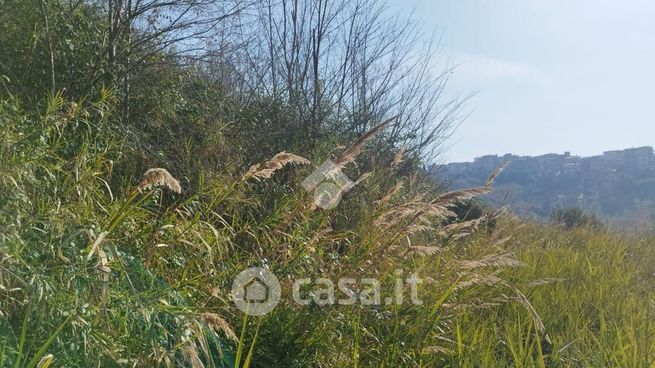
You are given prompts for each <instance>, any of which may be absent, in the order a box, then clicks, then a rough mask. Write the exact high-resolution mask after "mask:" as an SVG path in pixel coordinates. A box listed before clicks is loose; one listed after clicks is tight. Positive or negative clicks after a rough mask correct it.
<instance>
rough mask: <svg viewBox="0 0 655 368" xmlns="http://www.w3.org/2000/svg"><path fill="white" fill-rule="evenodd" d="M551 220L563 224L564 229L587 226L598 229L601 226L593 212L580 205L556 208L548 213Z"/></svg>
mask: <svg viewBox="0 0 655 368" xmlns="http://www.w3.org/2000/svg"><path fill="white" fill-rule="evenodd" d="M550 219H551V221H552V222H554V223H555V224H558V225H562V226H564V228H566V229H569V230H570V229H574V228H581V227H582V228H583V227H589V228H594V229H599V228H601V227H603V223H602V222H601V221H600V219H599V218H598V216H597V215H596V213H595V212H588V211H585V210H584V209H582V208H580V207H570V208H558V209H556V210H554V211H553V213H552V214H551V215H550Z"/></svg>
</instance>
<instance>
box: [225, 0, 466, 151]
mask: <svg viewBox="0 0 655 368" xmlns="http://www.w3.org/2000/svg"><path fill="white" fill-rule="evenodd" d="M256 10H257V11H256V12H254V13H248V14H242V16H241V17H239V22H240V26H241V28H240V31H239V32H238V37H240V39H239V40H238V41H234V42H237V43H239V44H241V45H243V46H244V47H243V48H242V49H240V51H239V53H238V54H239V57H238V59H239V65H238V66H237V67H236V69H237V70H238V73H239V74H240V75H241V76H242V78H243V81H244V83H246V84H247V85H248V88H247V90H248V91H256V92H257V93H259V94H263V95H268V96H271V97H275V98H282V99H286V101H287V102H288V104H289V105H290V106H293V108H294V109H295V111H296V113H297V115H298V116H299V118H300V119H301V120H302V121H303V128H304V131H305V135H306V138H307V142H309V143H310V144H311V142H314V141H316V140H317V139H320V132H321V131H326V130H328V131H329V130H337V131H339V132H341V133H344V132H352V133H353V134H354V135H356V134H361V133H362V132H364V131H366V130H367V129H369V128H370V127H371V126H372V124H375V122H377V121H379V120H380V119H382V118H383V117H385V116H387V117H388V116H393V115H398V116H399V117H400V118H399V119H398V121H397V122H396V123H395V125H394V126H392V127H391V128H390V129H389V133H388V134H387V136H386V139H388V140H390V142H392V143H394V144H397V145H406V146H408V151H409V152H415V153H417V154H420V155H421V156H423V157H424V158H428V157H430V156H433V155H434V154H435V153H436V152H437V151H436V149H437V148H438V147H440V145H439V144H440V143H441V142H442V141H443V139H445V138H446V137H448V136H449V134H450V133H451V132H452V128H453V127H454V126H455V125H456V124H457V121H458V119H459V118H460V116H461V115H460V111H461V104H462V102H463V100H465V98H464V99H462V100H445V98H444V94H443V92H444V90H445V87H446V84H447V82H448V79H449V77H450V75H451V71H452V69H451V68H447V69H446V70H441V71H439V72H435V71H434V70H433V68H435V65H436V64H435V62H434V58H435V51H436V49H437V46H438V43H437V42H435V40H434V39H428V40H427V41H426V40H425V39H424V37H423V36H424V35H423V34H422V33H421V32H420V31H419V29H418V27H416V25H414V24H413V23H412V22H410V21H409V20H403V19H401V18H400V17H398V16H393V15H389V12H388V9H387V8H386V7H385V6H384V4H383V3H382V2H380V1H378V0H354V1H347V0H262V2H261V3H260V4H259V6H258V7H257V8H256Z"/></svg>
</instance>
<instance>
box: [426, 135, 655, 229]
mask: <svg viewBox="0 0 655 368" xmlns="http://www.w3.org/2000/svg"><path fill="white" fill-rule="evenodd" d="M506 161H509V166H508V167H507V169H506V170H505V171H504V172H503V173H502V174H501V175H500V176H499V177H498V179H497V180H496V190H495V191H494V192H493V193H491V194H490V195H488V196H487V200H488V201H489V202H490V203H491V204H493V205H495V206H503V205H510V206H511V208H512V210H513V211H514V212H515V213H516V214H518V215H521V216H529V217H535V218H538V219H545V218H548V216H549V215H550V213H551V211H552V210H553V209H554V208H558V207H571V206H580V207H583V208H587V209H592V210H595V211H596V212H597V213H598V214H599V215H601V216H603V217H605V218H607V219H609V220H611V221H612V222H615V223H619V224H622V225H628V224H634V223H635V222H640V223H643V222H650V223H652V221H653V219H655V155H654V154H653V148H652V147H639V148H630V149H625V150H618V151H606V152H604V153H603V154H602V155H599V156H592V157H579V156H572V155H571V154H570V152H566V153H564V154H547V155H542V156H534V157H533V156H517V155H513V154H506V155H504V156H498V155H487V156H482V157H478V158H476V159H475V160H474V161H473V162H461V163H450V164H447V165H435V166H433V167H432V168H431V171H432V173H433V175H435V176H436V177H437V178H439V179H440V180H441V181H445V182H446V183H447V184H449V185H450V186H451V187H453V188H464V187H470V186H476V185H479V184H481V183H483V182H484V180H485V178H486V177H487V175H488V174H489V173H490V172H491V171H492V170H493V169H494V168H495V167H497V166H498V165H500V164H501V163H503V162H506Z"/></svg>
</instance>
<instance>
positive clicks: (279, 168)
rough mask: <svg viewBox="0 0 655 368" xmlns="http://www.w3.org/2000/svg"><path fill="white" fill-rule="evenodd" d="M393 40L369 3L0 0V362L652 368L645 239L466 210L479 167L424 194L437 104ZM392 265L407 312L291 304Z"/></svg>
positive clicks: (651, 300) (384, 273)
mask: <svg viewBox="0 0 655 368" xmlns="http://www.w3.org/2000/svg"><path fill="white" fill-rule="evenodd" d="M249 32H250V33H249ZM418 36H419V35H417V34H416V33H415V32H414V31H413V30H412V28H411V23H404V22H400V21H398V20H395V19H393V18H390V17H388V16H387V13H386V12H385V11H384V8H383V7H382V6H381V5H380V4H379V3H377V2H375V1H370V0H361V1H356V2H345V1H344V2H342V3H340V2H336V1H335V2H332V1H323V0H321V1H311V2H310V1H292V2H282V3H273V2H262V3H255V2H253V3H250V2H241V1H234V2H228V1H226V2H216V1H195V0H194V1H187V0H180V1H177V0H174V1H169V2H165V3H164V2H143V1H134V2H132V1H121V0H110V1H108V2H95V1H80V2H74V3H71V2H60V1H56V0H51V1H45V0H41V1H28V2H24V1H7V0H4V1H3V0H0V49H2V50H6V52H3V54H2V56H1V57H0V77H1V78H2V84H1V88H2V89H1V90H0V93H1V98H2V99H1V101H0V135H1V136H0V142H1V143H0V294H1V295H2V298H0V367H37V366H38V367H47V366H62V367H76V366H79V367H88V366H102V367H106V366H107V367H113V366H125V367H144V366H145V367H149V366H164V367H166V366H186V367H194V368H195V367H235V366H236V367H247V366H252V367H307V366H309V367H314V366H318V367H343V366H355V367H358V366H359V367H368V366H387V367H398V366H407V367H428V366H444V367H445V366H507V367H509V366H526V367H528V366H562V367H578V366H583V367H587V366H589V367H597V366H621V367H649V366H652V365H653V364H654V362H655V324H654V323H653V322H652V321H653V320H655V318H654V317H655V287H654V286H653V285H654V283H653V281H654V280H653V278H654V276H653V275H654V270H653V266H652V265H653V264H655V238H653V237H652V236H650V235H647V234H643V235H639V236H636V235H635V236H621V235H615V234H611V233H609V232H605V231H603V232H598V231H596V230H595V229H593V228H590V227H583V228H578V229H572V230H571V231H562V230H561V229H560V228H556V227H552V228H550V227H544V226H541V225H536V224H531V223H522V222H521V221H519V220H517V219H513V218H511V217H510V216H508V215H506V214H504V213H503V212H494V211H492V210H489V209H486V208H484V207H481V206H479V205H477V204H475V203H473V204H471V202H467V201H469V200H471V199H472V198H474V197H476V196H477V195H479V194H482V193H485V192H488V191H489V189H490V187H491V185H492V183H493V179H494V177H495V176H496V175H498V173H499V171H496V172H494V173H492V175H491V177H490V179H489V180H488V182H487V183H486V184H485V185H484V186H483V187H480V188H472V189H468V190H463V191H455V192H444V191H443V190H442V189H441V188H440V186H439V185H438V184H437V183H435V182H434V181H433V179H432V178H431V177H429V176H428V175H427V174H426V173H425V172H424V171H423V170H422V169H421V167H422V163H423V162H425V160H426V159H427V158H429V157H431V156H433V155H434V154H435V153H436V152H438V149H439V148H440V145H439V143H440V142H441V140H442V139H443V138H445V137H446V136H447V135H448V133H449V132H450V130H451V128H452V126H453V124H454V123H455V122H456V119H457V116H458V111H459V106H460V102H461V101H459V102H458V101H451V102H444V101H441V99H440V96H441V94H440V92H441V91H442V90H443V88H444V87H445V84H444V83H445V81H446V80H447V73H444V74H443V75H438V76H437V77H433V75H432V74H430V73H428V72H427V70H426V66H427V65H429V62H428V61H429V59H428V58H422V57H418V55H415V54H413V53H412V51H413V50H414V48H415V46H417V45H419V42H420V38H419V37H418ZM344 40H345V41H344ZM434 122H436V123H434ZM282 151H287V152H282ZM291 152H293V153H291ZM326 159H331V160H332V161H333V162H334V163H335V164H336V165H337V167H340V168H342V169H343V171H344V173H345V174H346V175H347V176H348V177H349V178H351V179H352V181H353V185H354V186H353V187H352V188H348V189H349V190H344V191H343V193H340V194H342V195H343V199H342V200H341V202H340V203H339V204H338V206H337V207H335V208H334V209H328V210H325V209H321V208H316V204H315V203H314V198H313V193H307V192H305V190H304V189H303V188H302V185H301V182H302V181H303V180H304V179H305V178H306V177H307V176H308V175H309V174H310V173H312V172H313V171H314V169H315V168H316V167H317V166H319V165H320V164H321V163H322V162H323V161H324V160H326ZM310 161H311V162H310ZM147 169H153V170H149V171H146V170H147ZM144 173H146V174H145V175H143V174H144ZM252 266H259V267H264V268H268V269H269V270H271V271H272V272H273V273H274V274H275V275H276V276H277V277H278V278H279V279H280V282H281V284H282V289H283V296H284V298H283V300H282V302H281V303H280V305H278V306H277V307H276V308H275V309H274V310H273V311H272V312H271V313H269V314H267V315H265V316H262V317H247V316H245V315H244V314H243V313H242V312H241V311H239V310H238V309H237V308H236V307H235V306H234V304H233V303H232V301H231V295H230V291H231V287H232V280H233V279H234V277H235V276H236V275H237V274H238V273H239V272H240V271H242V270H244V269H246V268H248V267H252ZM399 270H402V272H403V274H404V275H405V276H407V275H409V274H410V273H417V274H418V275H419V276H420V277H421V278H423V279H424V280H425V283H423V284H421V285H420V287H419V290H418V294H419V296H420V298H421V300H422V304H420V305H419V304H412V303H409V302H405V303H402V304H396V303H391V304H386V303H383V304H381V305H374V306H371V305H362V304H360V303H358V304H354V305H321V303H311V304H309V305H298V304H296V303H294V302H293V301H292V300H291V299H290V295H291V294H292V293H291V284H292V280H294V279H297V278H301V277H309V278H314V279H315V278H318V277H327V278H329V279H332V280H337V279H338V278H339V277H352V278H355V279H358V280H361V279H362V278H370V277H374V278H377V279H378V280H380V281H381V282H382V283H383V285H393V283H394V280H395V278H396V276H397V275H398V272H399ZM357 287H359V286H357ZM385 289H387V288H383V294H382V295H381V297H382V300H384V299H385V298H386V297H387V296H389V295H388V294H389V291H388V290H387V292H386V293H385ZM357 291H361V290H357ZM405 292H406V294H407V293H409V291H408V290H405ZM406 296H407V297H408V296H409V295H406Z"/></svg>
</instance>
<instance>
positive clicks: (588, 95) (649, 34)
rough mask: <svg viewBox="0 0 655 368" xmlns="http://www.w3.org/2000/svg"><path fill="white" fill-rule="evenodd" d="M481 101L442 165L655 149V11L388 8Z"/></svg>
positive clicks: (546, 2)
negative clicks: (428, 41) (427, 37)
mask: <svg viewBox="0 0 655 368" xmlns="http://www.w3.org/2000/svg"><path fill="white" fill-rule="evenodd" d="M390 6H391V9H392V10H393V11H399V12H400V13H401V14H403V13H404V14H407V15H409V14H410V13H412V18H414V19H415V20H416V21H417V22H418V24H419V26H420V27H421V28H422V30H423V31H424V32H425V33H427V34H431V33H432V32H435V31H436V32H437V34H439V35H441V36H442V38H441V48H440V53H439V55H438V57H437V58H436V60H435V61H434V64H435V65H434V69H435V70H439V69H441V70H442V69H443V66H444V65H445V64H446V63H447V62H451V63H453V64H455V65H457V68H456V69H455V72H454V74H453V76H452V79H451V81H450V84H449V86H448V87H447V89H448V93H449V95H451V96H455V95H457V94H460V95H468V94H470V93H473V92H477V94H476V95H475V96H474V97H473V98H472V99H471V100H470V101H469V102H468V103H467V104H466V106H465V109H466V110H467V111H468V112H470V113H471V114H470V116H469V117H468V118H467V119H466V120H465V121H464V122H463V123H462V124H461V125H460V126H459V128H458V129H457V131H456V132H455V134H454V136H453V137H452V138H451V139H450V140H449V141H448V142H447V151H446V153H445V154H444V157H443V158H442V161H444V162H459V161H471V160H473V158H475V157H479V156H482V155H486V154H505V153H510V152H511V153H514V154H519V155H539V154H545V153H563V152H565V151H570V152H571V153H572V154H574V155H580V156H591V155H596V154H600V153H602V152H603V151H606V150H612V149H624V148H630V147H639V146H647V145H648V146H652V145H655V1H652V0H613V1H610V0H390Z"/></svg>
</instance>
